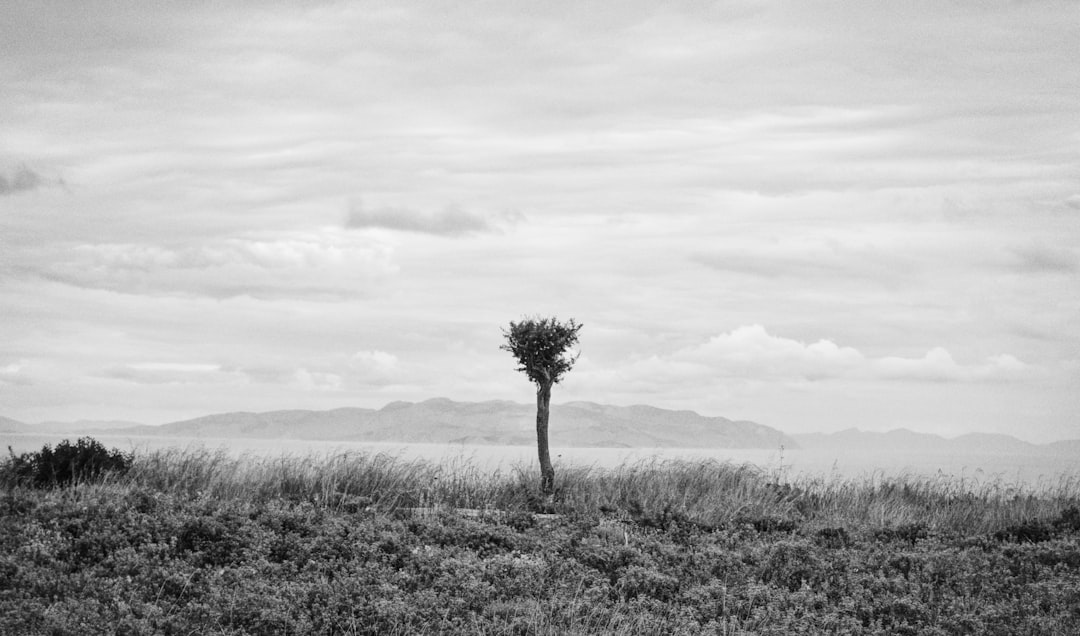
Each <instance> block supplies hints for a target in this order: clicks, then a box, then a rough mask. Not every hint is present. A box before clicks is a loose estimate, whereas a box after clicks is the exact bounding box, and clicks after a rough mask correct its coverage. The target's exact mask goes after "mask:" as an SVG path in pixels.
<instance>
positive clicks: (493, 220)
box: [345, 205, 521, 237]
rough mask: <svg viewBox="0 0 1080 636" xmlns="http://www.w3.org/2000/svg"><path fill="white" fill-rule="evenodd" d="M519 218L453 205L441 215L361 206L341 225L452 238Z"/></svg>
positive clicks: (496, 228) (402, 209) (439, 213)
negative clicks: (470, 210) (481, 212)
mask: <svg viewBox="0 0 1080 636" xmlns="http://www.w3.org/2000/svg"><path fill="white" fill-rule="evenodd" d="M520 218H521V215H520V214H517V213H507V214H501V215H483V214H478V213H475V212H469V211H466V210H462V209H461V208H459V207H456V206H447V207H446V208H444V209H443V210H442V211H441V212H422V211H419V210H413V209H410V208H393V207H387V208H379V209H375V210H365V209H364V208H363V207H362V206H360V205H356V206H354V207H353V208H352V209H351V210H350V211H349V218H348V219H347V220H346V223H345V226H346V227H349V228H369V227H371V228H382V229H387V230H398V231H402V232H418V233H421V234H434V235H437V236H454V237H456V236H464V235H467V234H476V233H489V232H497V231H500V230H501V228H502V227H504V226H505V225H506V224H508V223H515V222H517V221H518V220H520Z"/></svg>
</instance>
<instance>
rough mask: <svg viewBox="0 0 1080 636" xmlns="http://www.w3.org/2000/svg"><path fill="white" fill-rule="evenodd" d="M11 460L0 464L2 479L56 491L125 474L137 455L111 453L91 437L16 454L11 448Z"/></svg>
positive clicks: (115, 450)
mask: <svg viewBox="0 0 1080 636" xmlns="http://www.w3.org/2000/svg"><path fill="white" fill-rule="evenodd" d="M8 454H9V459H8V460H7V461H6V462H5V463H4V464H3V465H0V480H2V481H4V482H8V483H12V482H14V483H19V484H25V485H29V486H33V487H35V488H55V487H57V486H67V485H70V484H74V483H79V482H92V481H99V480H101V479H102V478H104V477H105V476H106V475H123V474H125V473H126V472H127V471H128V470H129V469H130V468H131V465H132V462H133V461H134V453H123V452H121V451H120V450H118V449H115V448H114V449H112V450H109V449H107V448H105V446H104V445H103V444H102V443H101V442H99V441H97V440H96V439H94V438H92V437H82V438H79V440H78V441H77V442H75V443H74V444H72V443H71V442H70V441H69V440H66V439H65V440H63V441H61V442H59V443H58V444H57V445H56V446H55V447H51V446H49V445H48V444H46V445H45V446H43V447H42V448H41V450H40V451H37V452H31V453H22V454H20V455H15V453H14V452H13V451H12V450H11V447H10V446H9V447H8Z"/></svg>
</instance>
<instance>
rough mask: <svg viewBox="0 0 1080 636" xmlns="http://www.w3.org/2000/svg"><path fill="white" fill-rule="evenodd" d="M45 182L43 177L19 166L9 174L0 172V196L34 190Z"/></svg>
mask: <svg viewBox="0 0 1080 636" xmlns="http://www.w3.org/2000/svg"><path fill="white" fill-rule="evenodd" d="M44 184H45V179H44V178H42V176H41V175H39V174H38V173H36V172H34V171H33V170H31V169H30V168H27V167H26V166H19V168H18V169H17V170H15V172H14V173H13V174H12V175H11V176H10V177H8V176H5V175H4V174H2V173H0V196H4V195H9V194H18V193H20V192H29V191H30V190H36V189H38V188H40V187H41V186H43V185H44Z"/></svg>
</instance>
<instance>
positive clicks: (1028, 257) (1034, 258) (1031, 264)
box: [1013, 245, 1080, 274]
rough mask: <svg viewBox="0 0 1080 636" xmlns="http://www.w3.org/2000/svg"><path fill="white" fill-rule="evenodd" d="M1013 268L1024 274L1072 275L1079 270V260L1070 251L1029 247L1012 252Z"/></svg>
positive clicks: (1042, 246)
mask: <svg viewBox="0 0 1080 636" xmlns="http://www.w3.org/2000/svg"><path fill="white" fill-rule="evenodd" d="M1013 255H1014V256H1015V257H1016V263H1015V265H1014V267H1015V268H1016V269H1017V270H1018V271H1021V272H1024V273H1033V274H1038V273H1066V274H1068V273H1073V272H1076V271H1078V270H1080V259H1078V258H1077V256H1076V254H1075V253H1074V252H1072V251H1071V250H1066V249H1059V248H1053V247H1048V246H1045V245H1029V246H1027V247H1023V248H1017V249H1014V250H1013Z"/></svg>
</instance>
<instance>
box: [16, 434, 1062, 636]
mask: <svg viewBox="0 0 1080 636" xmlns="http://www.w3.org/2000/svg"><path fill="white" fill-rule="evenodd" d="M12 461H13V460H8V462H7V463H6V464H4V465H3V466H2V467H0V484H2V486H3V494H2V495H0V497H2V499H0V633H4V634H11V635H15V634H88V633H94V634H159V633H161V634H288V633H295V634H414V633H465V634H611V633H614V634H659V633H664V634H697V633H710V634H920V635H922V634H1010V635H1014V634H1040V635H1043V634H1062V635H1065V634H1077V633H1080V483H1078V482H1077V481H1076V480H1075V479H1073V478H1068V477H1063V478H1062V480H1061V482H1060V483H1059V484H1057V485H1056V486H1053V487H1048V488H1042V489H1040V490H1039V491H1038V492H1035V491H1029V490H1025V489H1023V488H1021V487H1018V486H1009V485H1005V484H1003V483H1001V482H987V483H975V482H972V481H970V480H969V481H967V482H958V481H955V480H950V479H945V478H940V479H926V478H917V477H910V478H903V477H901V478H895V479H885V480H874V481H872V482H871V481H851V480H842V479H835V480H821V479H819V480H804V481H795V482H793V483H777V480H776V479H775V475H771V474H769V473H767V472H764V471H762V470H760V469H758V468H755V467H752V466H739V465H733V464H726V463H719V462H713V461H676V460H670V461H644V462H638V463H633V464H626V465H622V466H620V467H618V468H615V469H607V470H603V469H595V468H569V469H562V470H559V471H558V473H557V493H556V495H555V497H554V498H553V499H552V500H550V501H545V500H542V499H540V498H538V497H537V496H536V494H535V493H537V491H538V486H539V484H538V475H536V474H535V473H536V471H534V470H533V469H531V468H523V469H515V470H509V471H498V472H486V471H482V470H479V469H477V468H475V467H474V466H471V465H470V464H468V463H466V462H458V463H451V464H434V463H429V462H424V461H419V460H402V459H399V458H396V457H393V456H389V455H379V454H360V453H358V454H332V455H321V456H307V457H295V456H281V457H255V456H247V457H239V458H237V457H235V456H229V455H228V454H226V453H224V452H210V451H205V450H198V449H188V450H160V451H153V452H148V453H145V454H142V455H136V456H135V458H134V461H133V464H132V466H131V468H130V470H128V471H127V472H126V474H123V475H110V476H106V477H105V479H103V480H101V481H94V482H88V483H79V484H76V485H73V486H67V487H54V488H45V489H42V488H32V487H30V486H28V485H26V484H24V483H18V482H17V480H16V479H15V478H14V477H13V476H12V471H11V470H10V468H11V464H12Z"/></svg>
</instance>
